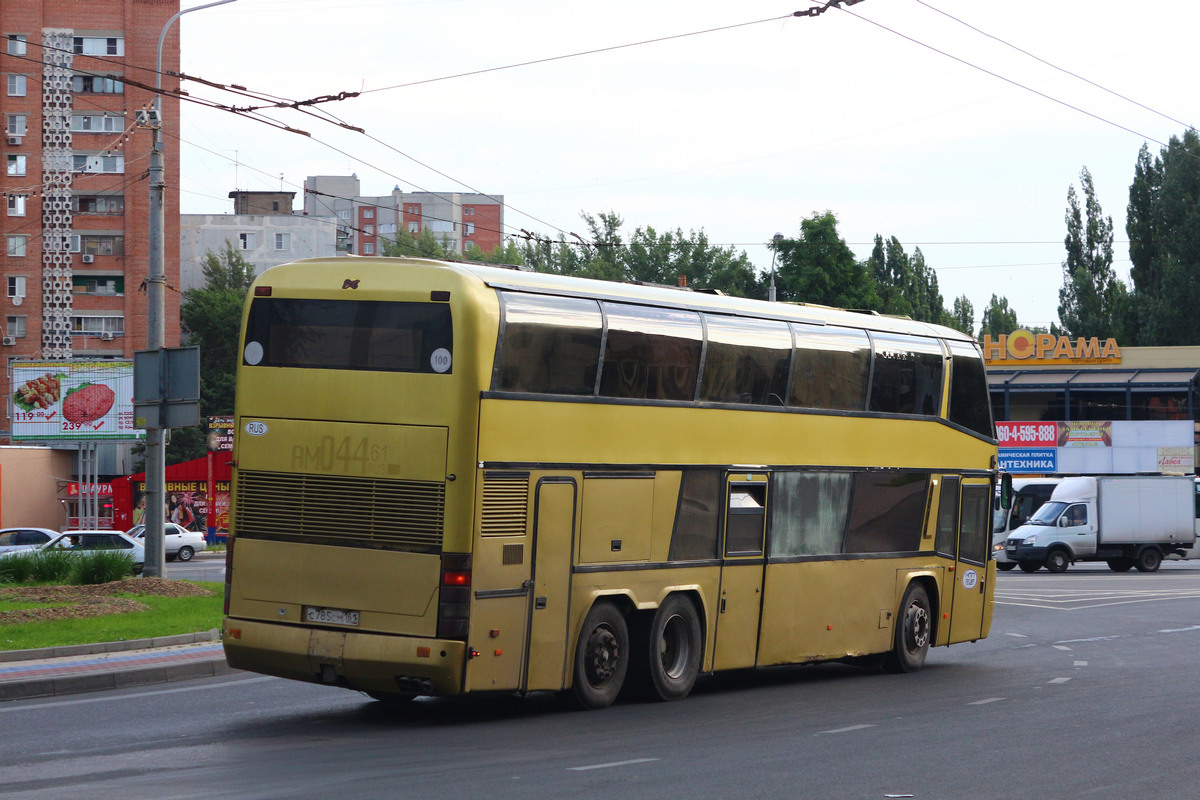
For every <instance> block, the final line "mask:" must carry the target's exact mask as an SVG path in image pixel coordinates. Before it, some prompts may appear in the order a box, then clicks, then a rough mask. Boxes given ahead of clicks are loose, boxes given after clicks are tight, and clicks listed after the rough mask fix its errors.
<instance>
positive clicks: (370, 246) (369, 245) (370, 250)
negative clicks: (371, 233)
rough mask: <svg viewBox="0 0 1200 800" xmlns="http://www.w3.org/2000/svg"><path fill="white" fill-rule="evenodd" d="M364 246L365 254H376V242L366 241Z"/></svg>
mask: <svg viewBox="0 0 1200 800" xmlns="http://www.w3.org/2000/svg"><path fill="white" fill-rule="evenodd" d="M362 247H363V255H364V256H373V255H375V243H374V242H365V243H364V244H363V246H362Z"/></svg>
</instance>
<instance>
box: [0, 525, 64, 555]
mask: <svg viewBox="0 0 1200 800" xmlns="http://www.w3.org/2000/svg"><path fill="white" fill-rule="evenodd" d="M55 536H58V531H52V530H50V529H49V528H3V529H0V553H11V552H19V551H21V550H36V549H37V548H39V547H41V546H42V545H44V544H45V543H46V542H48V541H50V540H51V539H53V538H54V537H55Z"/></svg>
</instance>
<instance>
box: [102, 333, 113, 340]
mask: <svg viewBox="0 0 1200 800" xmlns="http://www.w3.org/2000/svg"><path fill="white" fill-rule="evenodd" d="M100 340H101V341H103V342H111V341H112V340H113V335H112V334H111V333H102V334H100Z"/></svg>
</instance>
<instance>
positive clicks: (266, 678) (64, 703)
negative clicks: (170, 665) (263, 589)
mask: <svg viewBox="0 0 1200 800" xmlns="http://www.w3.org/2000/svg"><path fill="white" fill-rule="evenodd" d="M204 677H208V676H204ZM277 680H282V678H275V677H272V676H270V675H264V676H258V677H254V678H242V679H241V680H237V681H225V682H223V683H218V684H210V685H206V686H182V687H180V688H178V689H157V690H154V691H150V692H134V693H132V694H122V695H118V696H116V697H85V698H81V699H79V700H56V701H54V702H52V703H34V704H32V705H26V706H16V707H10V706H8V705H3V704H0V714H5V713H8V712H9V711H39V710H41V709H43V708H56V707H58V706H81V705H84V704H86V703H112V702H116V701H121V702H124V701H127V700H130V699H131V698H134V697H152V696H154V695H158V694H179V693H181V692H209V691H212V690H214V689H223V690H226V691H228V689H229V687H230V685H231V684H236V685H238V686H241V685H242V684H245V683H258V682H259V681H277ZM107 691H114V690H112V689H109V690H107ZM28 699H29V700H30V701H36V700H38V699H39V698H36V697H30V698H28ZM15 702H17V701H16V700H6V701H5V703H15Z"/></svg>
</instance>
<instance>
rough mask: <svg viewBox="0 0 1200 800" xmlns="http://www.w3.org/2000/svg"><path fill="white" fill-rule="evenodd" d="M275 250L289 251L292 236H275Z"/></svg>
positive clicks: (284, 234)
mask: <svg viewBox="0 0 1200 800" xmlns="http://www.w3.org/2000/svg"><path fill="white" fill-rule="evenodd" d="M275 249H276V250H291V249H292V235H291V234H290V233H277V234H275Z"/></svg>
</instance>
